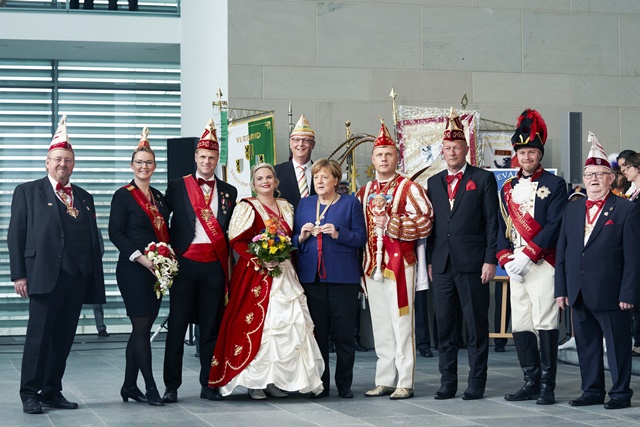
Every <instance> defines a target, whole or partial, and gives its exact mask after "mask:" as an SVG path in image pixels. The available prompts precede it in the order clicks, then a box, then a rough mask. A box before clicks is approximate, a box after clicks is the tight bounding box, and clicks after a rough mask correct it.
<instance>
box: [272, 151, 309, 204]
mask: <svg viewBox="0 0 640 427" xmlns="http://www.w3.org/2000/svg"><path fill="white" fill-rule="evenodd" d="M274 168H275V170H276V177H277V178H278V180H279V181H280V184H279V185H278V191H280V197H282V198H283V199H285V200H286V201H287V202H289V203H291V204H292V205H293V209H294V210H295V209H296V208H297V207H298V203H300V189H299V188H298V176H297V175H296V171H295V168H294V167H293V162H292V161H291V160H289V161H288V162H284V163H280V164H277V165H275V166H274ZM307 184H308V185H309V195H310V196H315V194H316V190H315V188H313V178H312V179H311V182H308V183H307Z"/></svg>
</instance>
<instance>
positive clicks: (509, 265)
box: [504, 261, 522, 283]
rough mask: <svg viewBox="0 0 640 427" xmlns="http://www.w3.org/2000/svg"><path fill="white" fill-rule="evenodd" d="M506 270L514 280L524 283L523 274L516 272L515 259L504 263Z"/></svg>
mask: <svg viewBox="0 0 640 427" xmlns="http://www.w3.org/2000/svg"><path fill="white" fill-rule="evenodd" d="M504 270H505V271H506V272H507V274H508V275H509V278H510V279H511V281H512V282H517V283H522V276H521V275H519V274H516V273H515V270H514V265H513V261H509V262H508V263H506V264H505V265H504Z"/></svg>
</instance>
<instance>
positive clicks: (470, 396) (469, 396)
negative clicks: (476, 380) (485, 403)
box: [462, 388, 484, 400]
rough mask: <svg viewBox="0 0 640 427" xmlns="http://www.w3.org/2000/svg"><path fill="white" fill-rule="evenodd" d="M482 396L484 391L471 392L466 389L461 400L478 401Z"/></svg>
mask: <svg viewBox="0 0 640 427" xmlns="http://www.w3.org/2000/svg"><path fill="white" fill-rule="evenodd" d="M483 396H484V390H473V389H471V388H468V389H466V390H465V391H464V393H462V400H478V399H482V397H483Z"/></svg>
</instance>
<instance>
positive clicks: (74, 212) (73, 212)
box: [67, 206, 79, 218]
mask: <svg viewBox="0 0 640 427" xmlns="http://www.w3.org/2000/svg"><path fill="white" fill-rule="evenodd" d="M67 213H68V214H69V215H71V216H72V217H74V218H78V213H79V212H78V209H76V208H74V207H73V206H67Z"/></svg>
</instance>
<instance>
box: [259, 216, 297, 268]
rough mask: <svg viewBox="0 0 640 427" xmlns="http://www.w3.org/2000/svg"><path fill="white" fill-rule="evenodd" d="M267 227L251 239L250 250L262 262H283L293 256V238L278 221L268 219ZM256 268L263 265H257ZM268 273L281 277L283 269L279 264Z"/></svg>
mask: <svg viewBox="0 0 640 427" xmlns="http://www.w3.org/2000/svg"><path fill="white" fill-rule="evenodd" d="M265 225H266V228H265V229H264V230H262V233H260V234H258V235H257V236H255V237H254V238H253V239H251V243H249V252H250V253H252V254H254V255H255V256H257V257H258V259H259V260H260V261H261V262H262V264H266V263H269V262H273V261H277V262H283V261H286V260H288V259H290V258H291V252H293V251H295V250H296V248H294V247H293V246H292V245H291V238H290V237H289V236H287V235H286V234H285V233H284V232H283V231H282V230H279V229H278V226H277V222H276V221H274V220H272V219H269V220H267V221H266V224H265ZM255 268H256V270H259V269H260V268H261V267H260V266H257V265H256V267H255ZM267 273H268V274H269V275H270V276H272V277H279V276H280V275H281V274H282V270H281V269H280V267H279V266H277V265H276V266H275V267H273V268H271V269H267Z"/></svg>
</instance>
